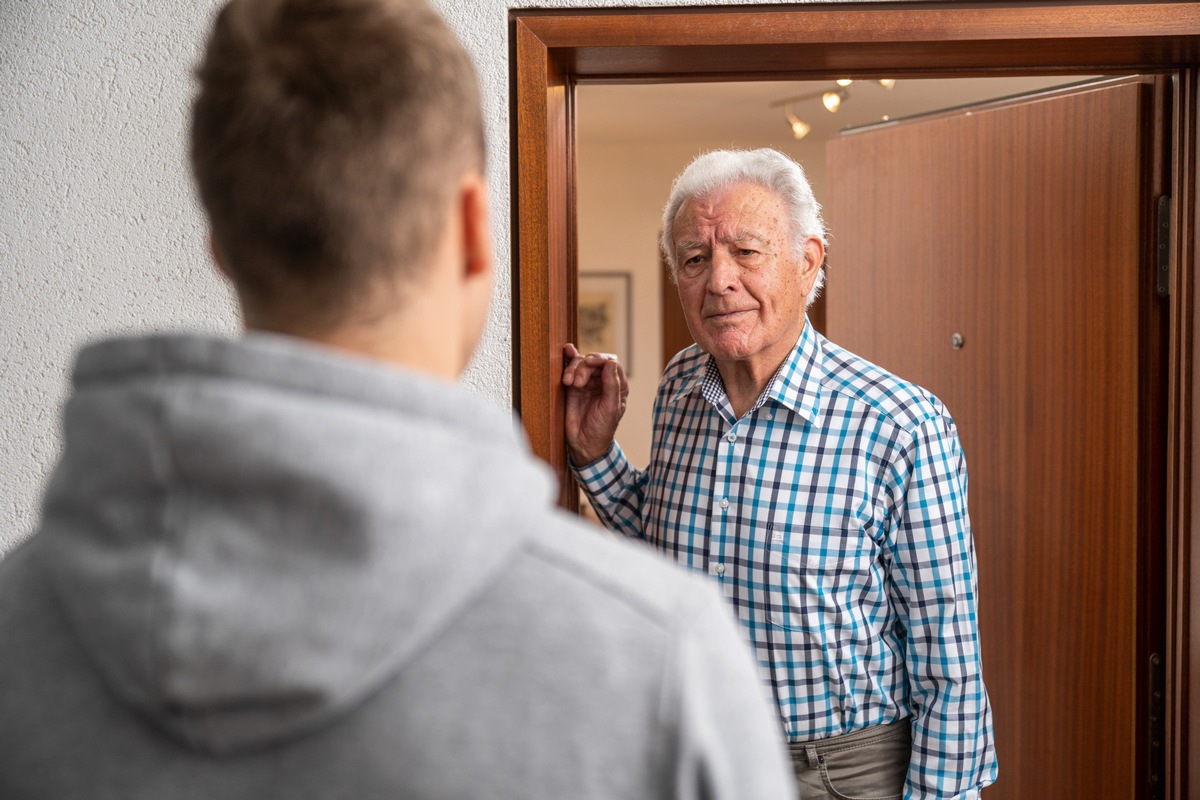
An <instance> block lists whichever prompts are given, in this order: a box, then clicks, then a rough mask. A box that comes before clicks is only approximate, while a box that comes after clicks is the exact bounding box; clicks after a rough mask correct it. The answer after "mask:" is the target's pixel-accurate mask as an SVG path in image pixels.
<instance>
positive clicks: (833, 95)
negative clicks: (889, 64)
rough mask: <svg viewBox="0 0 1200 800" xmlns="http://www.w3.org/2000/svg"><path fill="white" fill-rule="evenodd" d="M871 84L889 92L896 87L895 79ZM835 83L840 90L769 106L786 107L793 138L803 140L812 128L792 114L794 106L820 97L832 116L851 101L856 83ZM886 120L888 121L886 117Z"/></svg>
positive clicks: (875, 81) (792, 98)
mask: <svg viewBox="0 0 1200 800" xmlns="http://www.w3.org/2000/svg"><path fill="white" fill-rule="evenodd" d="M870 82H871V83H878V84H879V85H880V86H882V87H883V88H884V89H887V90H888V91H891V90H892V88H893V87H894V86H895V85H896V79H895V78H876V79H874V80H873V81H870ZM835 83H836V84H837V87H838V88H836V89H833V90H831V91H825V90H820V91H815V92H809V93H807V94H801V95H796V96H795V97H785V98H783V99H782V100H775V101H773V102H771V103H769V104H768V105H769V106H770V107H771V108H778V107H779V106H784V112H783V114H784V117H785V118H786V119H787V121H788V125H789V126H790V127H791V129H792V136H794V137H795V138H796V139H803V138H804V137H805V136H807V135H808V134H809V131H811V130H812V126H811V125H809V124H808V123H807V122H805V121H803V120H801V119H800V118H799V117H797V116H796V115H795V114H794V113H792V104H793V103H800V102H803V101H805V100H815V99H816V98H818V97H819V98H821V105H823V106H825V108H826V110H828V111H829V112H830V113H831V114H832V113H835V112H837V110H838V109H839V108H841V107H842V103H843V102H844V101H846V100H848V99H849V97H850V90H849V88H848V87H849V86H850V85H851V84H852V83H854V79H853V78H838V79H837V80H836V81H835ZM884 119H886V117H885V118H884Z"/></svg>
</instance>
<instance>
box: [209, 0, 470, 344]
mask: <svg viewBox="0 0 1200 800" xmlns="http://www.w3.org/2000/svg"><path fill="white" fill-rule="evenodd" d="M197 75H198V78H199V83H200V87H199V93H198V95H197V97H196V100H195V105H194V109H193V120H192V165H193V169H194V171H195V175H196V181H197V184H198V186H199V191H200V198H201V201H202V203H203V205H204V207H205V209H206V210H207V212H208V216H209V220H210V223H211V225H212V236H213V244H214V248H215V249H216V251H217V254H218V258H219V260H220V262H221V264H222V267H223V268H224V270H225V271H226V272H227V273H228V275H229V277H230V278H231V279H232V281H233V283H234V285H235V287H236V289H237V292H238V295H239V297H240V300H241V302H242V306H243V309H244V311H245V312H246V315H247V318H248V319H250V318H252V317H257V318H272V317H280V316H286V317H291V318H303V319H305V320H306V324H308V325H310V326H312V327H313V328H314V329H320V328H322V327H326V328H328V327H333V326H336V325H338V324H340V323H342V322H343V321H344V320H345V319H346V318H347V317H348V316H352V315H353V314H355V313H359V312H360V311H361V310H362V309H360V308H359V306H360V304H362V303H365V302H367V301H368V300H369V299H370V298H373V297H377V296H379V293H380V292H381V291H382V292H391V293H393V294H397V293H401V292H403V290H404V289H405V287H406V286H408V285H411V284H412V283H413V282H415V281H417V280H420V279H421V278H423V270H424V269H426V268H427V266H428V264H427V260H428V256H429V253H430V252H431V251H432V250H433V249H434V248H435V247H436V246H437V243H438V240H439V237H440V235H441V232H442V229H443V227H444V225H445V222H446V209H447V207H448V204H449V203H451V201H452V200H453V195H454V192H455V191H456V190H457V188H458V183H459V180H460V179H461V177H462V176H463V175H464V174H465V173H467V172H468V171H470V170H481V169H482V166H483V163H482V162H483V158H484V155H483V152H484V150H483V148H484V145H483V123H482V119H481V112H480V104H479V90H478V84H477V81H476V77H475V72H474V68H473V66H472V64H471V61H470V58H469V57H468V55H467V53H466V52H465V51H464V49H463V48H462V46H461V45H460V44H459V42H458V40H457V39H456V38H455V37H454V34H453V33H452V32H451V31H450V30H449V28H448V27H447V26H446V24H445V22H444V21H443V20H442V19H441V17H439V16H438V15H437V13H436V12H434V11H433V10H432V9H431V8H430V7H429V6H428V5H427V4H426V2H425V0H231V1H230V2H229V3H228V4H227V5H226V6H225V7H224V8H223V9H222V10H221V12H220V14H219V16H218V17H217V20H216V22H215V24H214V27H213V32H212V36H211V38H210V40H209V42H208V47H207V51H206V53H205V55H204V59H203V62H202V63H201V65H200V67H199V69H198V71H197Z"/></svg>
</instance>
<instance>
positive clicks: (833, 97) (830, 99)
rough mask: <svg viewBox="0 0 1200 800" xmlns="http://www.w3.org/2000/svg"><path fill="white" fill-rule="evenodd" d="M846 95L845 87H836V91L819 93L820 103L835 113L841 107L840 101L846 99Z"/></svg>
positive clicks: (831, 112)
mask: <svg viewBox="0 0 1200 800" xmlns="http://www.w3.org/2000/svg"><path fill="white" fill-rule="evenodd" d="M846 96H847V95H846V90H845V89H838V90H837V91H836V92H825V94H823V95H821V105H823V106H825V109H826V110H827V111H829V113H830V114H835V113H837V110H838V109H839V108H841V107H842V101H843V100H845V99H846Z"/></svg>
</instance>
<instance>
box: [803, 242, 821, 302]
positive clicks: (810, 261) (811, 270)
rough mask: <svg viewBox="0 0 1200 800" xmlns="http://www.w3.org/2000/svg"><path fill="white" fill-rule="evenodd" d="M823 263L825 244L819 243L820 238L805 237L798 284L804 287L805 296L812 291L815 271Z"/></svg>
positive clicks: (815, 276)
mask: <svg viewBox="0 0 1200 800" xmlns="http://www.w3.org/2000/svg"><path fill="white" fill-rule="evenodd" d="M824 263H825V245H823V244H821V240H820V239H818V238H817V237H815V236H810V237H808V238H807V239H805V240H804V258H803V263H802V264H801V265H800V285H801V287H802V288H803V289H804V296H805V297H807V296H808V295H809V293H810V292H812V287H813V284H814V283H816V282H817V272H818V271H819V270H820V269H821V265H822V264H824Z"/></svg>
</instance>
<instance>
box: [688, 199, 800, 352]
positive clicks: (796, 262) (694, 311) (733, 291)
mask: <svg viewBox="0 0 1200 800" xmlns="http://www.w3.org/2000/svg"><path fill="white" fill-rule="evenodd" d="M790 227H791V225H790V221H789V219H788V214H787V210H786V208H785V206H784V204H783V201H782V200H780V198H779V197H778V196H777V195H776V194H775V193H774V192H773V191H771V190H770V189H767V188H765V187H762V186H759V185H757V184H753V183H736V184H733V185H731V186H727V187H725V188H723V189H718V190H716V191H713V192H711V193H709V194H706V195H701V196H699V197H694V198H692V199H690V200H688V201H687V202H685V203H684V204H683V205H682V206H681V207H680V209H679V213H678V214H676V216H675V225H674V227H673V229H672V236H673V237H674V241H675V257H676V278H677V279H678V284H679V299H680V301H681V303H682V305H683V312H684V316H685V317H686V319H687V323H688V328H689V329H690V330H691V332H692V337H693V338H695V340H696V342H697V344H699V345H700V346H701V347H703V348H704V349H705V350H706V351H708V352H709V353H711V354H712V355H713V356H714V357H715V358H716V359H717V362H718V363H719V364H723V365H725V364H728V365H732V363H733V362H747V363H746V366H749V367H751V368H752V369H754V370H755V371H761V370H764V369H766V370H771V371H774V370H775V369H776V368H777V367H778V366H779V364H781V363H782V362H783V359H784V358H786V357H787V354H788V352H789V351H790V350H791V348H792V346H793V345H795V343H796V340H797V339H798V338H799V337H800V332H801V330H802V329H803V327H804V305H805V298H807V297H808V293H809V291H811V289H812V286H813V282H814V280H815V279H816V275H817V270H818V268H819V267H820V266H821V261H822V259H823V258H824V248H823V247H822V245H821V243H820V241H819V240H817V239H815V238H811V239H809V240H808V241H807V242H806V243H805V251H804V252H805V255H804V257H803V258H797V257H796V256H795V255H794V252H795V248H794V247H793V246H792V242H791V240H790Z"/></svg>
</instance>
